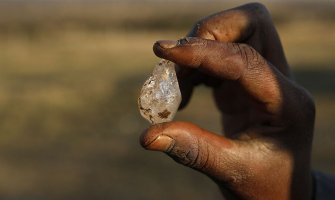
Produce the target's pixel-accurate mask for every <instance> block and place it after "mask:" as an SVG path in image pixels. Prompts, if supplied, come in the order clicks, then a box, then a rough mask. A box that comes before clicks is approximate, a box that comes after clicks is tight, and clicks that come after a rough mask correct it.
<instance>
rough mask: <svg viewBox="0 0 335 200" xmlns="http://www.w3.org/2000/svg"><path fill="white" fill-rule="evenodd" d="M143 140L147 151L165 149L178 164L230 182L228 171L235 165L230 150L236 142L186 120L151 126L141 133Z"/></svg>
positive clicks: (163, 150) (141, 141)
mask: <svg viewBox="0 0 335 200" xmlns="http://www.w3.org/2000/svg"><path fill="white" fill-rule="evenodd" d="M140 143H141V145H142V146H143V147H144V148H145V149H147V150H153V151H162V152H165V153H166V154H167V155H169V156H170V157H172V158H173V159H174V160H175V161H177V162H178V163H181V164H183V165H185V166H188V167H191V168H194V169H196V170H198V171H201V172H203V173H204V174H206V175H208V176H210V177H211V178H213V179H215V180H219V181H227V180H225V179H227V178H228V177H226V174H225V172H228V171H229V169H228V168H230V166H236V165H235V164H233V163H234V162H235V161H236V158H233V156H232V155H233V154H232V153H231V152H232V150H233V149H234V147H235V143H234V142H233V141H231V140H229V139H226V138H224V137H223V136H219V135H217V134H214V133H210V132H208V131H206V130H203V129H201V128H199V127H198V126H196V125H193V124H191V123H187V122H170V123H162V124H157V125H154V126H151V127H150V128H149V129H148V130H147V131H146V132H145V133H143V134H142V136H141V138H140Z"/></svg>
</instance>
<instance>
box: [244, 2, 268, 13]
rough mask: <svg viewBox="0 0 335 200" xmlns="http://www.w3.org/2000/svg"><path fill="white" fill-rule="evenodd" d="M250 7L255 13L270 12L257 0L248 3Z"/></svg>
mask: <svg viewBox="0 0 335 200" xmlns="http://www.w3.org/2000/svg"><path fill="white" fill-rule="evenodd" d="M248 7H249V8H250V9H251V10H252V12H253V13H255V14H257V15H264V14H267V13H268V9H267V8H266V7H265V5H263V4H262V3H259V2H255V3H250V4H248Z"/></svg>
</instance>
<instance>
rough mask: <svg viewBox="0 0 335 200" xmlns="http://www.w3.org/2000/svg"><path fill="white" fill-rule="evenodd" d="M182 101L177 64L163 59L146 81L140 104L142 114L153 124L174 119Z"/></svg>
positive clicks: (139, 99) (139, 100)
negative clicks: (176, 69)
mask: <svg viewBox="0 0 335 200" xmlns="http://www.w3.org/2000/svg"><path fill="white" fill-rule="evenodd" d="M180 102H181V93H180V89H179V84H178V80H177V76H176V71H175V64H174V63H173V62H171V61H168V60H164V59H162V60H161V61H160V62H159V63H158V64H157V65H156V66H155V68H154V70H153V72H152V74H151V76H150V77H149V78H148V79H147V80H146V81H145V83H144V85H143V87H142V90H141V94H140V97H139V98H138V106H139V110H140V113H141V115H142V116H143V117H144V118H145V119H147V120H148V121H149V122H150V123H151V124H158V123H163V122H169V121H172V119H173V118H174V116H175V114H176V112H177V111H178V107H179V104H180Z"/></svg>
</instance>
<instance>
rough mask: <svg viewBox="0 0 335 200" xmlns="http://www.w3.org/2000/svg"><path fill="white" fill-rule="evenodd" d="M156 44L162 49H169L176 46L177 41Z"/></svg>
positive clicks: (163, 41)
mask: <svg viewBox="0 0 335 200" xmlns="http://www.w3.org/2000/svg"><path fill="white" fill-rule="evenodd" d="M157 44H158V45H159V46H160V47H162V48H163V49H171V48H173V47H175V46H177V44H178V41H174V40H160V41H157Z"/></svg>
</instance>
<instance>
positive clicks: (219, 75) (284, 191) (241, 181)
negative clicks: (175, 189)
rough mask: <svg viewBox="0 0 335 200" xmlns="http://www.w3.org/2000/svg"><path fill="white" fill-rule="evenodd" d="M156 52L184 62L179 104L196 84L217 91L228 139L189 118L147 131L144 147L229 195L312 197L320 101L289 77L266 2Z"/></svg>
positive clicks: (219, 18) (217, 18)
mask: <svg viewBox="0 0 335 200" xmlns="http://www.w3.org/2000/svg"><path fill="white" fill-rule="evenodd" d="M153 49H154V52H155V54H156V55H157V56H158V57H161V58H165V59H167V60H171V61H173V62H175V63H177V64H178V65H179V66H180V67H179V68H178V80H179V83H180V87H181V92H182V97H183V101H182V104H181V108H183V107H185V106H186V105H187V103H188V102H189V100H190V98H191V95H192V91H193V89H194V88H195V86H197V85H199V84H206V85H207V86H209V87H210V88H211V89H212V90H213V97H214V100H215V102H216V105H217V108H218V109H219V111H220V112H221V116H222V125H223V136H221V135H218V134H215V133H211V132H209V131H206V130H204V129H202V128H200V127H198V126H196V125H194V124H191V123H188V122H169V123H163V124H157V125H154V126H151V127H150V128H149V129H148V130H146V131H145V132H144V133H143V134H142V136H141V138H140V142H141V144H142V146H143V147H144V148H146V149H148V150H155V151H162V152H165V153H166V154H167V155H169V156H171V157H172V158H173V159H174V160H175V161H177V162H178V163H181V164H183V165H185V166H188V167H191V168H194V169H196V170H198V171H200V172H202V173H204V174H206V175H207V176H209V177H210V178H211V179H212V180H214V181H215V182H216V183H217V185H218V186H219V187H220V189H221V191H222V193H223V195H224V197H225V198H226V199H248V200H256V199H257V200H269V199H272V200H276V199H278V200H286V199H303V200H305V199H306V200H307V199H312V196H313V194H312V193H313V183H312V176H311V169H310V157H311V144H312V138H313V125H314V117H315V107H314V102H313V100H312V98H311V97H310V95H309V94H308V92H306V91H305V90H304V89H303V88H301V87H300V86H298V85H297V84H296V83H295V82H294V81H292V80H291V77H290V69H289V65H288V63H287V61H286V58H285V55H284V53H283V49H282V46H281V43H280V40H279V37H278V34H277V32H276V29H275V27H274V25H273V22H272V20H271V17H270V14H269V12H268V11H267V10H266V8H265V7H264V6H263V5H261V4H258V3H253V4H247V5H243V6H240V7H237V8H234V9H231V10H227V11H223V12H220V13H217V14H214V15H211V16H209V17H207V18H204V19H202V20H200V21H199V22H197V23H196V24H195V26H194V27H193V29H192V30H191V31H190V33H189V34H188V37H186V38H184V39H181V40H179V41H168V40H162V41H158V42H156V43H155V44H154V47H153ZM194 109H196V108H194Z"/></svg>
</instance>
